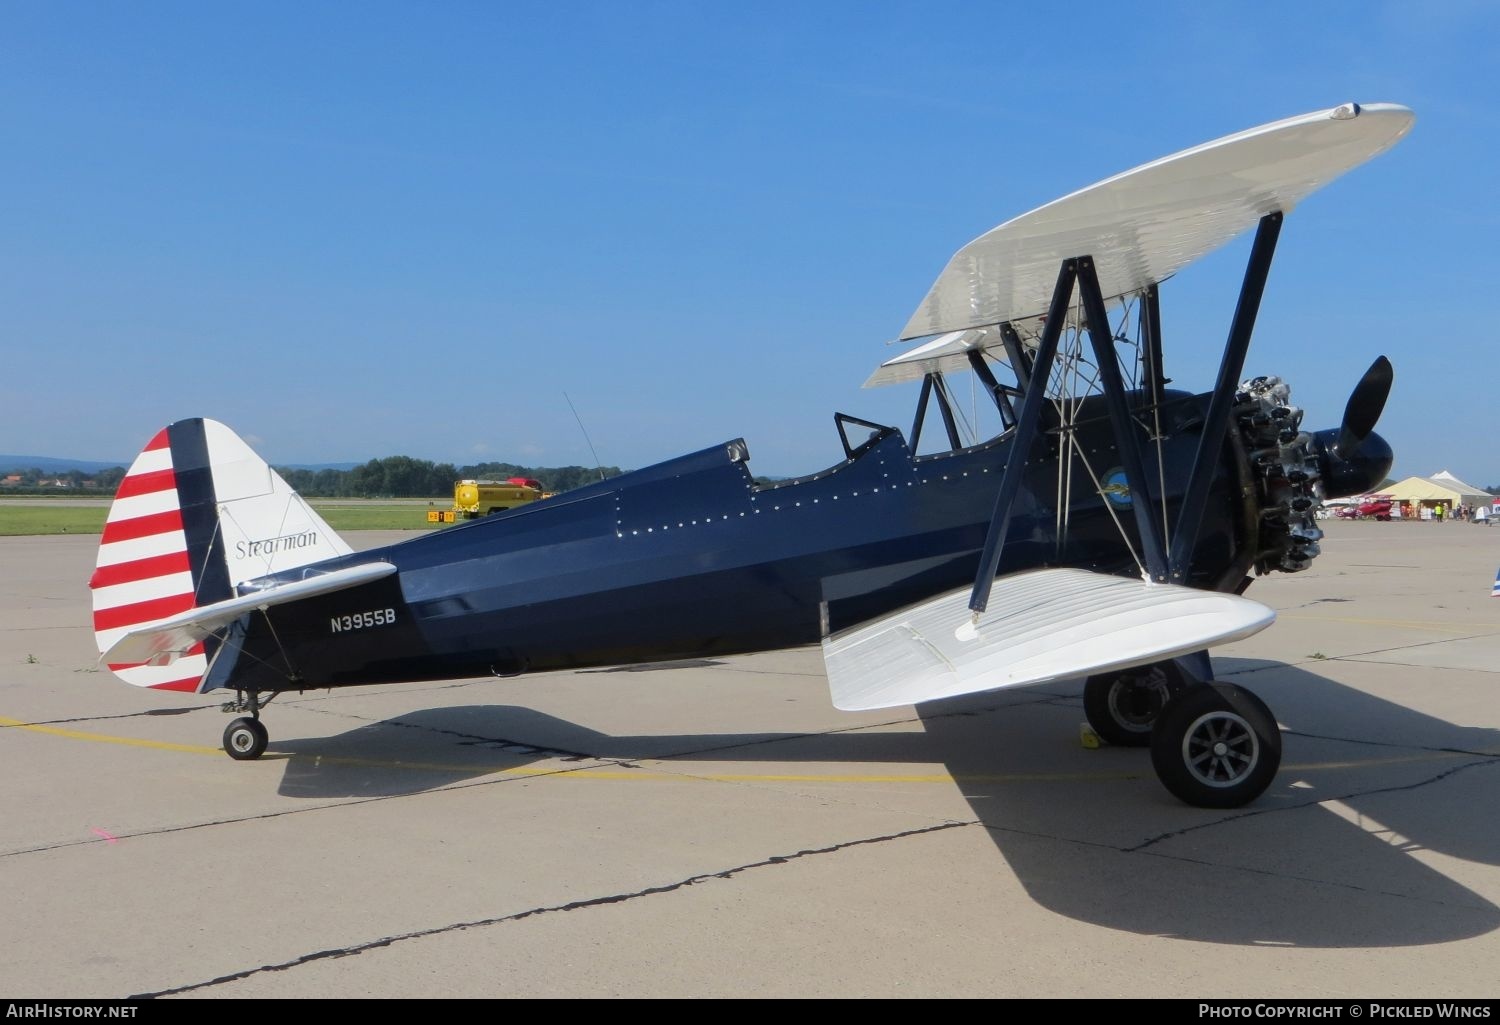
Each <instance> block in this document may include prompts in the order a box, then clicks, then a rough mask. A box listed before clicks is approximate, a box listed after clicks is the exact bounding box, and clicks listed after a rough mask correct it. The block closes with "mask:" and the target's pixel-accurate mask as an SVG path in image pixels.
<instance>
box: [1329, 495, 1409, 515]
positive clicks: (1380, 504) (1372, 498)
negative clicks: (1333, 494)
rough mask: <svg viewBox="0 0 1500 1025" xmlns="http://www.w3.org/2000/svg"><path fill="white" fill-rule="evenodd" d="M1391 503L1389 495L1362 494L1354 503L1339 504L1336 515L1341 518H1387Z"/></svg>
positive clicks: (1389, 513)
mask: <svg viewBox="0 0 1500 1025" xmlns="http://www.w3.org/2000/svg"><path fill="white" fill-rule="evenodd" d="M1393 504H1395V503H1394V502H1393V501H1392V500H1391V496H1390V495H1364V496H1362V497H1361V498H1360V499H1359V501H1358V502H1357V503H1356V504H1354V505H1345V506H1340V507H1339V510H1338V516H1339V519H1343V520H1366V519H1371V518H1374V519H1377V520H1388V519H1390V518H1391V506H1392V505H1393Z"/></svg>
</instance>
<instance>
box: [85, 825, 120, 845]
mask: <svg viewBox="0 0 1500 1025" xmlns="http://www.w3.org/2000/svg"><path fill="white" fill-rule="evenodd" d="M89 832H91V833H97V834H99V835H100V836H102V837H104V840H105V842H106V843H119V842H120V841H119V840H118V839H117V838H116V837H113V836H110V835H109V834H108V833H106V832H105V831H104V830H102V829H100V828H99V827H98V826H94V827H93V828H92V829H90V830H89Z"/></svg>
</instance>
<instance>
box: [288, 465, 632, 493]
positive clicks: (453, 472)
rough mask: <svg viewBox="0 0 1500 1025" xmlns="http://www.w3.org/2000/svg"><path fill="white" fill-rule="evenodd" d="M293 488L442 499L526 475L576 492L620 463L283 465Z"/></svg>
mask: <svg viewBox="0 0 1500 1025" xmlns="http://www.w3.org/2000/svg"><path fill="white" fill-rule="evenodd" d="M276 472H277V473H279V474H281V476H282V477H284V478H285V479H286V482H287V483H288V484H290V485H291V486H292V489H293V490H295V491H297V492H298V493H299V494H301V495H302V496H304V497H306V498H440V497H445V496H451V495H452V494H453V484H454V482H455V481H460V480H504V479H506V478H507V477H525V478H527V479H529V480H536V481H540V482H541V485H542V489H543V490H544V491H571V490H573V489H574V488H578V487H582V486H583V485H585V484H592V483H594V482H595V481H597V480H600V479H601V478H603V477H618V476H619V475H620V472H621V471H620V468H619V467H618V466H606V467H603V468H602V469H601V468H598V467H595V468H590V467H584V466H518V465H516V464H515V463H475V464H472V465H469V466H459V467H455V466H454V465H453V464H452V463H434V462H430V461H428V460H426V459H412V458H411V457H410V456H390V457H388V458H385V459H371V460H370V461H369V462H368V463H362V464H361V465H359V466H356V467H354V468H353V469H351V470H298V469H292V468H291V467H280V466H279V467H277V468H276Z"/></svg>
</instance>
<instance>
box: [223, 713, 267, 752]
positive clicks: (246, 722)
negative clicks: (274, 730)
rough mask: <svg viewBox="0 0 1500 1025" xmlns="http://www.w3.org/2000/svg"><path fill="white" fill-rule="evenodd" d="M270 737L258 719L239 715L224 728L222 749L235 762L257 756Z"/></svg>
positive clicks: (264, 747)
mask: <svg viewBox="0 0 1500 1025" xmlns="http://www.w3.org/2000/svg"><path fill="white" fill-rule="evenodd" d="M270 739H271V737H270V734H268V733H267V732H266V728H265V727H264V726H263V725H261V721H260V720H259V719H246V718H243V717H241V718H239V719H236V720H234V722H232V723H230V724H229V725H228V726H226V727H225V728H224V750H225V751H227V752H228V753H229V757H231V758H233V759H234V760H235V761H237V762H248V761H251V760H252V759H255V758H259V757H260V756H261V755H262V754H264V753H265V750H266V744H267V742H269V741H270Z"/></svg>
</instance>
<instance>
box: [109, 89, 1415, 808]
mask: <svg viewBox="0 0 1500 1025" xmlns="http://www.w3.org/2000/svg"><path fill="white" fill-rule="evenodd" d="M1412 120H1413V118H1412V113H1411V111H1409V110H1408V109H1406V108H1405V107H1401V106H1397V105H1394V104H1371V105H1365V106H1361V105H1358V104H1353V103H1349V104H1344V105H1342V106H1339V107H1335V108H1332V109H1328V110H1321V111H1317V112H1314V113H1311V114H1306V115H1302V116H1299V117H1294V118H1290V119H1287V120H1284V121H1278V122H1275V123H1272V124H1268V125H1264V126H1262V127H1259V128H1254V129H1251V130H1249V131H1245V132H1240V133H1238V134H1235V135H1231V136H1227V137H1225V138H1221V139H1218V140H1216V141H1213V142H1210V143H1206V144H1204V145H1201V146H1197V147H1194V148H1192V149H1189V150H1185V151H1183V152H1180V153H1176V154H1174V155H1172V156H1168V157H1165V158H1163V159H1161V160H1157V161H1154V162H1152V163H1149V164H1145V165H1143V166H1141V167H1137V168H1135V169H1134V170H1130V171H1126V172H1124V173H1123V174H1119V175H1116V176H1115V177H1113V178H1109V179H1107V180H1105V181H1102V182H1100V183H1098V184H1096V185H1093V186H1090V187H1089V188H1086V189H1083V190H1081V191H1078V192H1075V193H1073V194H1071V195H1068V196H1065V197H1064V198H1062V199H1059V200H1057V201H1055V202H1053V203H1049V204H1048V205H1046V206H1043V207H1040V208H1038V209H1036V210H1033V211H1031V212H1030V213H1027V214H1024V215H1022V216H1020V217H1018V218H1015V219H1014V220H1011V221H1008V222H1006V223H1004V224H1002V225H1000V226H999V227H997V228H995V229H993V230H991V231H990V232H988V233H986V234H984V235H982V236H981V237H979V238H978V239H976V240H974V241H973V242H971V243H969V244H968V245H966V246H964V247H963V248H962V249H961V250H959V251H958V253H957V254H956V255H955V256H954V257H953V258H952V259H951V261H950V262H949V263H948V265H947V267H946V269H944V270H943V272H942V274H941V275H940V276H939V277H938V279H937V281H936V283H935V284H934V285H933V286H932V288H931V290H930V291H929V292H928V294H927V296H926V298H925V299H924V300H923V301H922V303H921V305H920V306H919V307H918V308H917V311H916V313H915V314H914V315H913V316H912V317H911V320H910V322H909V323H908V324H907V325H906V327H905V329H904V330H903V331H902V332H901V337H902V338H903V339H913V340H917V339H920V340H922V341H921V344H919V345H917V347H916V348H913V349H912V350H911V351H909V352H907V353H905V354H903V355H900V356H897V357H896V358H894V359H891V360H889V361H887V362H886V363H884V364H883V365H881V366H880V367H879V369H878V370H877V371H876V372H875V374H874V376H873V377H872V378H871V379H870V381H869V383H870V384H894V383H900V382H910V383H918V382H920V393H919V396H918V398H917V410H916V417H915V420H914V422H913V425H912V429H911V436H910V437H909V438H908V437H906V436H904V435H903V434H902V432H901V431H900V430H898V429H897V428H895V427H892V426H887V425H884V424H877V423H872V422H869V421H864V420H860V419H857V418H855V417H852V416H847V415H844V414H836V415H835V417H834V419H835V423H836V427H837V430H838V435H839V441H840V444H841V446H842V458H841V459H840V460H839V461H838V462H837V463H836V464H834V465H832V466H830V467H829V468H828V469H826V470H823V471H822V472H819V473H814V474H810V475H808V476H805V477H800V478H797V479H793V480H786V481H778V482H776V483H772V484H757V483H756V482H755V481H754V479H753V478H752V476H751V473H750V469H749V465H748V460H749V451H748V449H747V447H746V444H745V442H744V441H742V440H733V441H728V442H725V443H723V444H718V445H714V446H712V447H709V448H705V449H702V450H701V451H698V452H694V453H692V454H689V455H685V456H682V457H680V458H677V459H672V460H669V461H667V462H664V463H661V464H659V465H656V466H650V467H647V468H645V469H641V470H636V471H633V472H631V473H627V474H624V475H622V476H619V477H615V478H612V479H609V480H604V481H600V482H598V483H595V484H591V485H589V486H586V487H583V488H579V489H577V490H575V491H572V492H569V493H565V494H562V495H559V496H557V497H555V498H552V499H549V500H548V501H546V502H536V503H531V504H529V505H526V506H523V507H521V508H517V509H513V510H510V511H508V512H504V513H500V514H497V515H494V516H490V517H488V518H485V519H482V520H476V521H472V522H469V523H465V524H462V525H457V526H454V527H451V528H446V529H442V530H437V531H433V532H431V533H428V534H425V535H422V536H419V537H416V538H413V539H410V540H406V541H402V542H400V543H397V544H393V545H390V546H388V547H384V548H379V549H375V550H370V551H363V552H354V551H352V550H351V549H350V548H349V546H348V545H347V544H345V542H344V541H342V540H341V539H340V538H339V537H338V536H337V535H336V534H335V533H334V532H333V531H332V530H331V529H329V527H328V525H327V524H326V523H324V522H323V520H322V519H321V518H320V517H319V516H318V515H317V513H316V512H314V511H313V509H312V508H310V507H309V506H308V505H307V503H306V502H305V501H303V500H302V499H301V498H300V497H298V496H297V495H296V494H295V493H294V492H293V491H292V490H291V489H290V488H289V487H288V486H287V485H286V483H285V482H284V481H283V480H282V479H281V478H280V477H279V476H278V475H277V474H276V473H275V472H274V471H273V470H272V469H271V468H270V467H269V466H268V465H267V464H266V463H265V462H263V461H262V460H261V459H260V458H259V457H258V456H256V455H255V453H253V452H252V451H251V450H250V449H249V448H248V447H247V446H246V445H245V444H244V442H242V441H241V440H240V439H239V438H238V437H237V436H236V435H235V434H234V433H233V432H232V431H231V430H230V429H229V428H227V427H225V426H224V425H222V424H220V423H217V422H215V421H212V420H204V419H189V420H181V421H178V422H176V423H173V424H171V426H169V427H166V428H164V429H162V430H161V431H160V433H158V434H157V435H156V436H155V437H154V438H152V439H151V440H150V442H149V443H148V444H147V446H146V448H145V451H143V452H142V453H141V455H140V457H139V458H138V459H137V460H136V461H135V463H134V464H133V465H132V466H131V468H130V470H129V473H128V475H127V476H126V478H125V479H124V481H123V483H122V484H121V486H120V489H119V492H118V494H117V496H116V499H115V502H114V505H113V506H112V508H111V510H110V513H109V517H108V522H107V524H106V526H105V529H104V534H103V537H102V539H101V545H100V549H99V558H98V568H97V570H96V572H95V574H94V576H93V579H92V584H91V585H92V588H93V599H94V627H95V631H96V634H97V638H98V642H99V649H100V651H101V658H102V659H103V661H104V662H106V663H107V664H108V665H109V667H110V668H111V669H112V670H114V672H115V673H116V674H117V675H119V676H120V677H122V678H123V679H125V680H126V681H127V682H129V683H132V684H136V685H138V686H142V687H155V688H160V689H165V690H175V691H189V692H197V693H206V692H208V691H213V690H219V689H226V690H229V691H232V692H234V694H235V696H236V697H235V700H234V701H233V702H231V703H230V705H229V706H227V707H231V708H233V709H234V710H237V711H239V712H241V713H244V714H243V715H241V717H239V718H236V719H235V720H234V721H233V722H231V723H230V725H229V727H228V728H227V729H226V730H225V732H224V747H225V749H226V750H227V751H228V752H229V754H230V755H231V756H232V757H234V758H237V759H249V758H256V757H258V756H259V755H260V754H261V753H262V752H263V751H264V750H265V748H266V745H267V742H268V738H267V732H266V729H265V727H264V726H263V725H262V722H261V710H262V709H263V708H264V706H265V704H266V703H267V702H268V701H269V700H270V699H271V698H273V697H274V696H275V695H276V694H278V693H281V692H284V691H288V690H292V691H301V690H306V689H310V688H325V687H341V686H351V685H362V684H376V683H387V682H402V681H415V680H432V679H450V678H461V677H476V676H488V675H492V674H493V675H502V676H503V675H510V674H515V673H525V672H541V671H547V670H559V669H570V668H577V667H584V666H597V665H613V664H623V663H633V662H655V661H661V660H666V659H677V658H691V657H704V656H712V655H720V654H727V653H734V652H748V651H755V650H762V649H773V648H784V647H790V646H794V645H804V644H812V643H819V644H821V645H822V648H823V653H824V656H825V663H826V666H827V671H828V680H829V685H830V689H831V693H832V698H833V703H834V704H835V705H836V706H837V707H839V708H841V709H850V710H854V709H874V708H884V707H890V706H899V705H910V704H917V703H920V702H925V701H932V700H935V699H939V698H945V697H951V696H955V695H961V694H969V693H975V692H980V691H987V690H993V689H998V688H1005V687H1018V686H1024V685H1027V684H1035V683H1039V682H1043V681H1048V680H1058V679H1069V678H1079V677H1087V678H1088V679H1087V682H1086V684H1085V687H1084V703H1085V708H1086V712H1087V715H1088V719H1089V721H1090V723H1091V724H1092V725H1093V726H1094V728H1095V729H1096V730H1097V732H1098V733H1099V734H1100V735H1102V736H1103V737H1104V738H1105V739H1107V740H1108V741H1110V742H1112V743H1116V744H1129V745H1138V746H1149V747H1150V749H1151V759H1152V762H1153V765H1154V767H1155V769H1156V771H1157V774H1158V776H1159V777H1160V779H1161V780H1162V782H1163V783H1164V784H1165V785H1166V787H1167V788H1168V789H1169V790H1171V791H1172V792H1173V793H1174V794H1176V795H1177V796H1178V797H1179V798H1181V799H1182V800H1184V801H1187V802H1189V803H1191V804H1195V805H1201V806H1211V807H1233V806H1238V805H1241V804H1244V803H1246V802H1248V801H1251V800H1253V799H1254V798H1255V797H1257V796H1258V795H1259V794H1260V793H1262V791H1264V789H1265V788H1266V786H1267V785H1268V784H1269V783H1270V782H1271V780H1272V778H1273V777H1274V775H1275V773H1276V771H1277V768H1278V766H1279V764H1280V751H1281V742H1280V734H1279V733H1278V730H1277V725H1276V721H1275V719H1274V717H1273V716H1272V715H1271V713H1270V711H1269V710H1268V709H1267V708H1266V706H1265V705H1264V704H1263V703H1262V702H1261V701H1260V700H1259V699H1258V698H1256V697H1255V696H1254V695H1252V694H1251V693H1249V692H1248V691H1246V690H1244V689H1243V688H1240V687H1237V686H1234V685H1231V684H1226V683H1222V682H1215V681H1214V680H1213V674H1212V666H1211V663H1210V660H1209V657H1208V654H1207V652H1208V649H1209V648H1210V647H1211V646H1213V645H1215V644H1221V643H1224V642H1228V641H1232V640H1235V639H1238V638H1243V637H1246V636H1248V635H1250V634H1253V633H1255V632H1256V631H1258V630H1260V629H1262V628H1264V627H1265V626H1267V625H1268V624H1270V623H1271V621H1272V620H1273V618H1274V614H1273V613H1272V612H1271V610H1270V609H1268V608H1266V607H1265V606H1263V605H1261V604H1259V603H1257V602H1255V601H1252V600H1250V599H1249V598H1246V597H1244V596H1243V592H1244V591H1245V589H1246V587H1247V585H1248V584H1249V583H1250V582H1251V580H1252V578H1253V576H1255V575H1259V574H1264V573H1270V572H1276V571H1283V572H1299V571H1302V570H1305V569H1306V568H1307V567H1308V566H1309V565H1310V564H1311V563H1312V561H1313V559H1314V557H1315V556H1316V555H1317V554H1318V542H1319V540H1320V538H1321V536H1322V535H1321V532H1320V531H1319V530H1318V528H1317V526H1316V525H1315V523H1314V513H1315V511H1316V510H1317V509H1318V507H1319V504H1320V502H1321V501H1322V500H1323V499H1324V498H1332V497H1339V496H1346V495H1355V494H1362V493H1365V492H1367V491H1369V490H1370V489H1371V488H1372V487H1374V486H1376V485H1377V484H1379V483H1380V482H1381V481H1382V480H1383V479H1384V477H1385V474H1386V472H1387V471H1388V470H1389V468H1390V465H1391V450H1390V448H1389V446H1388V445H1387V444H1386V443H1385V442H1384V441H1383V440H1382V439H1381V438H1380V437H1379V436H1378V435H1377V434H1375V433H1374V431H1373V429H1374V426H1375V422H1376V420H1377V419H1378V417H1379V415H1380V412H1381V410H1382V408H1383V407H1384V403H1385V399H1386V395H1387V394H1388V392H1389V389H1390V385H1391V380H1392V371H1391V367H1390V364H1389V363H1388V362H1387V361H1386V360H1385V358H1384V357H1381V358H1379V359H1377V360H1376V361H1375V363H1374V364H1373V365H1372V366H1371V367H1370V369H1369V370H1368V371H1367V372H1366V373H1365V374H1364V376H1363V378H1362V379H1360V381H1359V382H1358V384H1357V385H1356V386H1355V388H1354V390H1353V394H1352V396H1351V398H1350V399H1349V402H1348V405H1347V407H1346V409H1345V410H1344V414H1343V420H1342V423H1341V424H1340V425H1339V426H1337V427H1333V428H1330V429H1327V430H1319V431H1309V430H1305V429H1304V428H1303V425H1302V418H1303V417H1302V411H1301V410H1300V409H1298V408H1297V407H1295V406H1293V405H1292V404H1291V402H1290V392H1289V388H1288V386H1287V384H1286V383H1285V382H1283V381H1281V380H1280V379H1278V378H1276V377H1254V378H1251V379H1248V380H1245V379H1243V376H1242V375H1243V366H1244V361H1245V356H1246V352H1247V349H1248V346H1249V343H1250V336H1251V331H1252V328H1253V326H1254V323H1255V319H1256V313H1257V310H1258V306H1259V303H1260V299H1261V294H1262V290H1263V287H1264V284H1265V281H1266V276H1267V274H1268V272H1269V270H1270V265H1271V258H1272V253H1273V251H1274V249H1275V245H1276V241H1277V238H1278V236H1279V233H1280V230H1281V227H1282V222H1283V219H1284V218H1285V217H1286V216H1287V215H1288V214H1289V213H1291V211H1292V210H1293V208H1294V207H1295V206H1296V205H1297V204H1298V203H1299V202H1301V201H1302V200H1303V199H1305V198H1306V197H1307V196H1308V195H1309V194H1311V193H1312V192H1314V191H1316V190H1317V189H1319V188H1321V187H1322V186H1324V185H1327V184H1328V183H1329V182H1331V181H1332V180H1333V179H1335V178H1337V177H1339V176H1340V175H1342V174H1344V173H1345V172H1347V171H1349V170H1351V169H1353V168H1354V167H1357V166H1358V165H1360V164H1362V163H1364V162H1365V161H1367V160H1369V159H1371V158H1372V157H1374V156H1376V155H1378V154H1380V153H1382V152H1384V151H1385V150H1387V149H1388V148H1390V147H1391V146H1393V145H1394V144H1395V143H1396V142H1397V141H1398V140H1400V139H1401V138H1402V137H1403V136H1404V135H1405V134H1406V133H1407V132H1408V130H1409V129H1410V127H1411V124H1412ZM1251 229H1254V230H1255V236H1254V242H1253V245H1252V247H1251V251H1250V255H1249V259H1248V264H1247V266H1246V269H1245V274H1244V280H1243V284H1242V286H1241V291H1240V296H1239V301H1238V304H1237V306H1236V308H1235V310H1234V312H1233V315H1232V317H1231V319H1230V323H1229V326H1228V330H1227V337H1226V340H1225V341H1224V345H1223V353H1222V357H1221V362H1220V367H1219V370H1218V374H1217V377H1216V379H1215V380H1214V381H1213V382H1212V384H1211V385H1210V386H1209V387H1208V389H1207V390H1205V391H1202V392H1196V393H1194V392H1188V391H1183V390H1179V389H1173V388H1169V387H1168V383H1169V382H1168V378H1167V375H1166V373H1165V369H1164V364H1163V339H1162V334H1161V317H1160V305H1159V299H1160V290H1161V286H1162V283H1163V282H1164V281H1166V280H1167V279H1168V278H1170V277H1171V276H1172V275H1173V274H1174V273H1176V272H1177V271H1178V270H1180V269H1181V268H1183V267H1184V266H1186V265H1187V264H1189V263H1190V262H1192V261H1193V260H1196V259H1197V258H1199V257H1200V256H1203V255H1205V254H1207V253H1209V252H1210V251H1212V250H1215V249H1217V248H1219V247H1220V246H1222V245H1224V244H1225V243H1227V242H1229V241H1230V240H1232V239H1234V238H1236V237H1237V236H1240V235H1242V234H1243V233H1245V232H1248V231H1250V230H1251ZM956 372H968V373H971V374H972V375H974V376H973V380H975V381H977V383H978V385H979V387H980V388H981V389H982V391H983V393H984V395H985V401H986V402H987V403H988V404H990V405H991V406H992V407H993V412H992V413H991V414H990V415H991V417H992V418H993V419H995V420H997V421H998V423H999V429H998V432H997V433H995V434H994V436H992V437H989V438H987V439H984V440H980V441H978V442H977V443H968V441H967V440H966V439H965V438H963V437H962V435H961V432H960V429H959V426H960V424H959V421H960V419H961V412H962V411H961V409H960V406H959V403H958V402H957V401H956V397H955V392H954V389H953V387H952V384H951V381H950V378H951V375H952V374H954V373H956ZM924 427H930V429H929V430H928V431H927V434H926V435H925V436H924V434H923V431H924ZM939 431H941V433H939ZM924 437H925V439H926V440H927V441H928V442H929V443H930V442H931V441H932V440H933V438H934V437H936V438H937V439H938V440H939V444H938V445H936V446H935V449H936V450H935V451H928V452H925V453H924V454H918V445H919V443H920V442H921V441H922V440H923V439H924Z"/></svg>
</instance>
